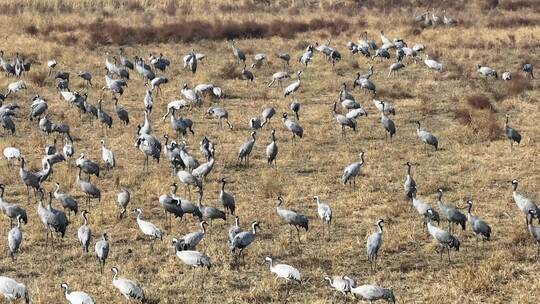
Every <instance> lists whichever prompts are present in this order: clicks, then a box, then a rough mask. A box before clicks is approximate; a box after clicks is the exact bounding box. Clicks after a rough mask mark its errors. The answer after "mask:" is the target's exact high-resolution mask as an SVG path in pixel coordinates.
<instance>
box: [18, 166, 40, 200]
mask: <svg viewBox="0 0 540 304" xmlns="http://www.w3.org/2000/svg"><path fill="white" fill-rule="evenodd" d="M24 165H25V159H24V157H21V158H20V168H19V176H20V177H21V180H22V181H23V183H24V184H25V185H26V191H27V194H28V200H30V187H32V188H34V193H35V192H36V191H37V190H39V188H40V187H41V175H39V174H37V173H35V172H31V171H26V170H25V169H24Z"/></svg>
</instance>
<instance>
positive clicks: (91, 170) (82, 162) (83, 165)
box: [75, 153, 100, 180]
mask: <svg viewBox="0 0 540 304" xmlns="http://www.w3.org/2000/svg"><path fill="white" fill-rule="evenodd" d="M75 164H76V165H77V167H78V168H79V169H80V170H82V172H84V173H86V174H88V180H90V175H95V176H96V177H99V171H100V170H99V165H98V164H97V163H95V162H94V161H92V160H89V159H86V155H85V154H84V153H81V155H80V156H79V158H78V159H77V160H76V161H75Z"/></svg>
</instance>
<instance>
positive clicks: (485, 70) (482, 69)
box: [476, 64, 499, 78]
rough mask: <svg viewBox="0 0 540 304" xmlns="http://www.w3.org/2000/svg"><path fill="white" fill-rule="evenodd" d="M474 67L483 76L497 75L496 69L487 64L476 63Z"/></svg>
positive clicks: (494, 76)
mask: <svg viewBox="0 0 540 304" xmlns="http://www.w3.org/2000/svg"><path fill="white" fill-rule="evenodd" d="M476 69H477V71H478V74H480V75H482V76H484V77H493V78H497V77H499V76H498V74H497V71H496V70H495V69H494V68H491V67H488V66H482V65H481V64H478V65H476Z"/></svg>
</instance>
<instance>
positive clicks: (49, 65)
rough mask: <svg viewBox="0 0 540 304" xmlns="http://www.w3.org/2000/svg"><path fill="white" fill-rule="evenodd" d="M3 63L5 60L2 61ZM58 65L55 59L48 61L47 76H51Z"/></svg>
mask: <svg viewBox="0 0 540 304" xmlns="http://www.w3.org/2000/svg"><path fill="white" fill-rule="evenodd" d="M2 61H3V59H2ZM57 65H58V62H57V61H56V60H55V59H49V60H47V67H48V68H49V72H48V73H47V76H51V73H52V70H54V68H55V67H56V66H57Z"/></svg>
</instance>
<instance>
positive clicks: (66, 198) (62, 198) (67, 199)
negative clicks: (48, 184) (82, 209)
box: [54, 183, 79, 215]
mask: <svg viewBox="0 0 540 304" xmlns="http://www.w3.org/2000/svg"><path fill="white" fill-rule="evenodd" d="M54 198H55V199H57V200H58V201H59V202H60V204H61V205H62V207H63V208H64V210H66V209H67V210H69V211H71V212H73V213H75V215H77V212H78V211H79V204H78V203H77V200H75V198H73V197H72V196H71V195H69V194H66V193H63V192H60V184H59V183H56V184H55V189H54Z"/></svg>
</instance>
